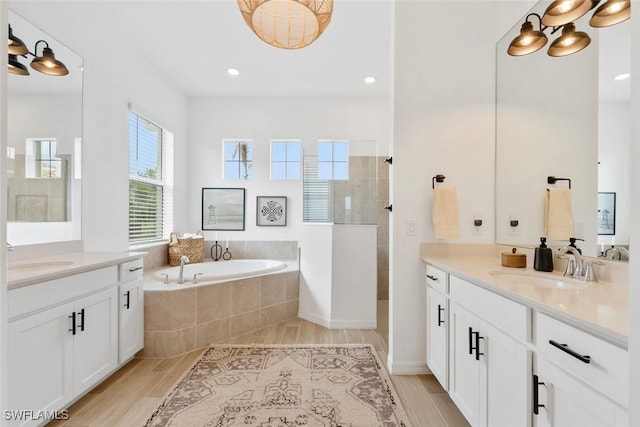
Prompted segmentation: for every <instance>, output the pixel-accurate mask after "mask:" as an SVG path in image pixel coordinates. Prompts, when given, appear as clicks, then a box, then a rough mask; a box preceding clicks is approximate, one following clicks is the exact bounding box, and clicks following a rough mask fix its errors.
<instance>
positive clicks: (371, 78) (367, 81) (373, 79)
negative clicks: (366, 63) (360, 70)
mask: <svg viewBox="0 0 640 427" xmlns="http://www.w3.org/2000/svg"><path fill="white" fill-rule="evenodd" d="M364 82H365V83H366V84H368V85H370V84H373V83H375V82H376V78H375V77H373V76H369V77H365V78H364Z"/></svg>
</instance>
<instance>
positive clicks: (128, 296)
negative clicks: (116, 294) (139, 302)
mask: <svg viewBox="0 0 640 427" xmlns="http://www.w3.org/2000/svg"><path fill="white" fill-rule="evenodd" d="M124 297H125V298H126V302H125V303H124V308H126V309H127V310H129V309H130V308H131V291H127V292H125V293H124Z"/></svg>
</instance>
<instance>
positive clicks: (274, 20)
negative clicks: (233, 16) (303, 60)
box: [238, 0, 333, 49]
mask: <svg viewBox="0 0 640 427" xmlns="http://www.w3.org/2000/svg"><path fill="white" fill-rule="evenodd" d="M238 7H239V8H240V12H241V13H242V17H243V18H244V21H245V22H246V24H247V25H248V26H249V28H251V29H252V30H253V32H254V33H255V34H256V35H257V36H258V37H259V38H260V39H261V40H262V41H264V42H266V43H268V44H270V45H272V46H275V47H279V48H282V49H299V48H302V47H305V46H308V45H310V44H311V43H313V42H314V41H315V40H316V39H317V38H318V37H320V35H321V34H322V33H323V31H324V30H325V29H326V28H327V25H329V22H330V21H331V14H332V13H333V0H238Z"/></svg>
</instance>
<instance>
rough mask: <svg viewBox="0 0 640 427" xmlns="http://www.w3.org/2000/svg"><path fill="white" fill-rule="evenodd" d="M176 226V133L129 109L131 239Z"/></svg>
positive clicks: (157, 235)
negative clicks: (174, 211) (174, 174)
mask: <svg viewBox="0 0 640 427" xmlns="http://www.w3.org/2000/svg"><path fill="white" fill-rule="evenodd" d="M172 228H173V134H172V133H171V132H169V131H166V130H164V129H162V128H161V127H160V126H158V125H156V124H155V123H152V122H150V121H149V120H147V119H145V118H144V117H141V116H140V115H138V114H136V113H134V112H132V111H130V112H129V243H141V242H149V241H154V240H161V239H166V238H168V237H169V233H170V232H171V230H172Z"/></svg>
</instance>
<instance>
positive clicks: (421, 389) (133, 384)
mask: <svg viewBox="0 0 640 427" xmlns="http://www.w3.org/2000/svg"><path fill="white" fill-rule="evenodd" d="M388 304H389V302H388V301H378V330H373V329H326V328H323V327H322V326H318V325H316V324H314V323H310V322H307V321H304V320H302V319H298V318H296V319H291V320H287V321H285V322H280V323H277V324H275V325H272V326H269V327H267V328H264V329H259V330H257V331H255V332H252V333H248V334H245V335H242V336H240V337H238V338H235V339H233V340H227V341H225V343H228V344H253V343H255V344H312V343H313V344H329V343H333V344H344V343H363V344H371V345H373V346H374V348H375V349H376V351H377V352H378V355H379V357H380V359H381V360H386V356H387V351H388V344H387V338H386V337H387V331H388V315H387V313H388V310H387V308H388ZM201 353H202V349H199V350H195V351H191V352H189V353H186V354H183V355H180V356H176V357H172V358H164V359H163V358H147V357H138V358H135V359H134V360H132V361H131V362H129V363H128V364H127V365H125V366H124V367H123V368H122V369H120V370H119V371H118V372H116V373H115V374H114V375H112V376H111V377H109V378H108V379H107V380H106V381H104V382H103V383H102V384H100V385H99V386H98V387H96V388H94V389H93V390H91V391H90V392H89V393H88V394H87V395H85V396H84V397H83V398H82V399H80V400H79V401H78V402H76V403H75V404H73V405H72V406H71V407H70V408H69V419H68V420H66V421H64V420H60V421H53V422H52V423H50V424H48V426H52V427H56V426H65V427H72V426H118V427H125V426H141V425H144V423H145V421H146V420H147V418H148V417H149V416H150V415H151V413H152V412H153V411H154V410H155V409H156V408H157V406H158V405H159V404H160V402H161V401H162V398H163V396H164V395H165V394H166V393H167V392H168V391H169V390H170V389H171V386H172V385H173V384H174V383H175V382H176V381H177V380H178V379H179V378H180V377H181V376H182V375H183V374H184V373H185V372H187V370H188V369H189V368H190V367H191V365H192V364H193V363H194V362H195V361H196V360H197V359H198V357H199V356H200V354H201ZM391 380H392V381H393V384H394V386H395V388H396V390H397V391H398V394H399V395H400V400H401V401H402V403H403V405H404V407H405V409H406V411H407V415H408V417H409V420H410V422H411V425H412V426H414V427H422V426H436V427H447V426H449V427H467V426H468V425H469V424H468V423H467V422H466V420H465V419H464V417H463V416H462V414H461V413H460V411H459V410H458V409H457V408H456V406H455V405H454V404H453V402H452V401H451V399H450V398H449V396H448V395H447V393H446V392H445V391H444V390H443V389H442V387H440V384H439V383H438V381H437V380H436V379H435V378H434V377H433V375H392V376H391Z"/></svg>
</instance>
